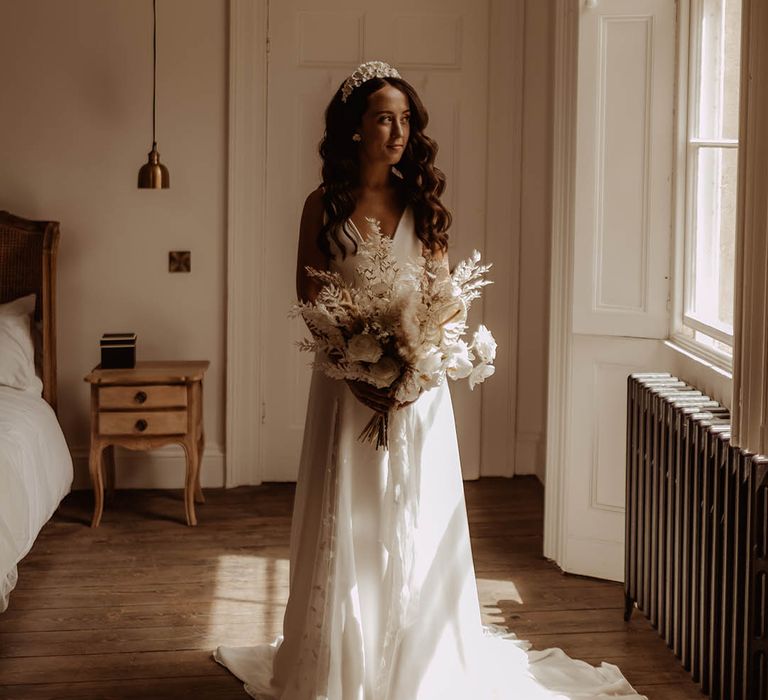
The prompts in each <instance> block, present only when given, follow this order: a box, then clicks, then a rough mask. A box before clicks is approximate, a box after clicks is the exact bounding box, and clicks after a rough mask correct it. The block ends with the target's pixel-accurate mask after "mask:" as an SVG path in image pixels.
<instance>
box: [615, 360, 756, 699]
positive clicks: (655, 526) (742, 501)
mask: <svg viewBox="0 0 768 700" xmlns="http://www.w3.org/2000/svg"><path fill="white" fill-rule="evenodd" d="M626 505H627V510H626V545H625V577H624V591H625V604H626V608H625V616H624V617H625V619H626V620H629V618H630V616H631V614H632V609H633V608H634V606H635V604H636V605H637V607H638V608H639V609H640V610H641V611H642V612H643V613H644V614H645V615H646V616H647V617H648V618H649V620H650V621H651V624H652V625H653V626H654V627H655V628H656V629H657V630H658V632H659V635H660V636H661V637H663V638H664V639H665V640H666V642H667V645H668V646H669V647H670V648H671V649H672V650H673V651H674V653H675V655H676V656H677V657H678V658H679V659H680V660H681V662H682V663H683V665H684V667H685V668H686V669H687V670H689V671H690V672H691V675H692V677H693V679H694V680H695V681H696V682H698V683H699V685H700V686H701V689H702V690H703V691H704V692H705V693H708V694H709V695H710V697H712V698H713V699H716V700H721V699H722V700H767V699H768V457H765V456H756V455H753V454H750V453H748V452H745V451H743V450H741V449H739V448H737V447H733V446H732V445H731V444H730V415H729V412H728V409H726V408H725V407H723V406H721V405H720V404H718V403H717V401H713V400H711V399H710V398H709V397H708V396H704V395H703V394H702V393H701V392H700V391H698V390H696V389H695V388H694V387H692V386H690V385H688V384H686V383H685V382H684V381H681V380H679V379H678V378H677V377H673V376H671V375H669V374H666V373H649V374H632V375H630V376H629V377H628V379H627V504H626Z"/></svg>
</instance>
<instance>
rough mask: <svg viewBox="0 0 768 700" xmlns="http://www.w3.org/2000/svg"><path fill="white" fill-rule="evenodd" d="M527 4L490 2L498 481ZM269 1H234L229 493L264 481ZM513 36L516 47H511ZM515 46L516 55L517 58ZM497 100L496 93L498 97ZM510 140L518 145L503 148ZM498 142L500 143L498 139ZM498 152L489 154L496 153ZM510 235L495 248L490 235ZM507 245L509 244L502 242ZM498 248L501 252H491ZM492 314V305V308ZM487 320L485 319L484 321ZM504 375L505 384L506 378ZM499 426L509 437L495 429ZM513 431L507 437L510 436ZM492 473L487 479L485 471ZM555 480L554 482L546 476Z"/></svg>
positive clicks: (508, 471) (512, 422)
mask: <svg viewBox="0 0 768 700" xmlns="http://www.w3.org/2000/svg"><path fill="white" fill-rule="evenodd" d="M524 6H525V0H517V1H516V2H509V1H508V0H490V3H489V20H490V21H489V34H488V35H489V76H488V79H489V84H490V85H491V86H492V87H494V88H497V87H499V86H508V90H502V91H498V90H491V91H490V94H489V100H490V104H489V123H488V135H489V138H488V144H489V148H488V157H487V173H486V176H487V183H488V188H487V195H486V197H487V199H486V201H487V225H486V231H485V232H484V238H485V246H486V249H487V257H488V259H489V260H493V259H494V256H496V259H499V257H498V256H499V255H503V256H504V257H505V259H507V260H508V262H509V270H510V274H509V275H508V278H506V279H495V280H494V289H493V296H494V298H495V301H494V302H493V312H492V318H491V320H490V321H489V325H493V323H494V319H505V320H508V326H507V328H506V331H507V332H506V333H505V334H504V336H503V337H502V336H501V335H500V338H502V347H503V350H504V354H505V355H506V357H507V358H508V359H507V363H506V372H502V371H500V372H499V374H500V375H501V376H500V377H499V379H500V380H504V379H505V381H503V382H502V381H499V382H498V384H499V386H498V387H496V388H489V390H488V391H487V392H484V393H483V399H482V407H481V415H482V417H483V427H482V434H481V457H480V459H481V469H482V465H483V463H484V455H486V454H498V453H499V452H501V453H502V454H504V455H506V460H504V462H503V463H501V464H500V465H499V467H498V468H496V469H494V470H493V473H494V475H498V476H513V475H514V473H515V455H516V452H517V450H516V427H515V426H516V415H517V340H516V339H517V334H518V303H519V277H520V276H519V267H520V210H521V203H520V185H521V178H522V173H521V172H515V173H512V174H510V171H509V163H521V162H522V150H521V149H522V139H521V132H522V110H523V98H522V95H523V60H522V58H523V48H522V47H523V46H524V25H525V22H524V18H525V10H524ZM268 22H269V0H229V143H228V151H229V168H228V175H227V190H228V195H227V196H228V210H227V212H228V215H227V370H226V374H227V380H226V467H225V486H226V487H227V488H230V487H233V486H239V485H244V484H252V485H257V484H260V483H261V482H262V478H263V474H262V464H263V458H264V453H263V440H262V433H263V427H262V425H263V415H264V410H265V407H264V396H263V386H262V382H261V377H262V373H263V371H264V370H265V368H264V367H262V364H261V362H262V357H263V351H262V350H263V337H262V333H261V328H262V324H263V320H264V303H265V302H266V299H267V295H266V294H264V293H263V284H264V282H263V281H264V277H265V275H264V264H265V261H264V255H263V251H264V248H265V231H264V229H265V227H264V221H265V215H266V205H267V202H266V155H267V150H266V148H267V74H268V53H269V45H268V26H269V24H268ZM504 27H509V28H511V31H512V32H514V34H515V40H514V41H512V42H510V40H509V39H510V32H504V31H502V30H501V29H502V28H504ZM510 46H512V47H513V49H510ZM494 92H495V93H496V94H495V95H494ZM503 134H513V135H514V137H510V138H507V139H503V140H500V139H501V136H502V135H503ZM494 135H496V136H494ZM491 143H493V144H494V148H490V144H491ZM494 230H495V231H500V232H502V231H503V235H498V236H497V237H496V238H495V239H494V240H493V241H491V240H489V238H488V232H489V231H494ZM502 242H503V243H502ZM494 243H495V245H494ZM486 306H488V304H487V303H486ZM488 313H489V312H488V311H486V314H488ZM504 375H506V377H505V376H504ZM499 421H501V423H502V424H503V426H502V429H499V428H498V427H497V425H496V423H498V422H499ZM504 427H505V428H506V429H503V428H504ZM487 473H490V472H487ZM548 478H549V477H548Z"/></svg>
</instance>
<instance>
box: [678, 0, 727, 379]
mask: <svg viewBox="0 0 768 700" xmlns="http://www.w3.org/2000/svg"><path fill="white" fill-rule="evenodd" d="M682 4H683V3H681V5H682ZM687 7H688V10H689V14H688V18H687V20H688V21H687V31H681V47H680V56H681V57H686V56H687V58H688V60H687V70H683V69H681V73H680V78H681V80H680V92H681V95H680V98H681V99H680V105H681V110H680V114H681V117H682V118H681V121H680V122H679V134H680V137H681V144H680V150H679V152H678V172H679V175H678V178H679V179H678V190H679V192H680V193H681V195H680V196H679V197H678V207H679V208H680V209H681V211H680V212H679V213H678V222H680V224H681V226H680V229H681V233H682V238H683V240H682V242H681V245H679V246H678V253H679V254H678V257H679V258H681V259H679V260H678V272H679V274H680V275H681V277H682V280H681V282H682V283H681V284H679V286H678V297H679V299H678V303H677V305H676V306H677V309H678V312H677V313H676V314H675V316H676V319H675V324H674V328H673V337H675V339H676V340H679V341H682V342H683V343H684V344H686V345H693V346H695V348H696V349H697V350H698V351H699V352H702V351H703V354H705V355H706V356H708V357H709V358H710V359H712V360H714V361H715V362H716V363H717V364H719V365H720V366H722V367H727V368H730V366H731V356H732V347H733V286H734V284H733V283H734V253H735V231H736V180H737V154H738V131H739V62H740V36H741V0H690V3H689V4H688V6H687ZM685 19H686V18H685V17H684V16H683V17H681V26H683V25H684V23H685ZM684 63H685V62H684Z"/></svg>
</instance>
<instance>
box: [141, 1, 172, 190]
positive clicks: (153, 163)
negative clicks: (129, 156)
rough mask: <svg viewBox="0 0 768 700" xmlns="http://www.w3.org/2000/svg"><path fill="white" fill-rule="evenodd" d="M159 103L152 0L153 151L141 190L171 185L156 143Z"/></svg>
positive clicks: (155, 28)
mask: <svg viewBox="0 0 768 700" xmlns="http://www.w3.org/2000/svg"><path fill="white" fill-rule="evenodd" d="M156 103H157V0H152V150H151V151H150V152H149V154H148V156H149V157H148V159H147V162H146V163H144V165H142V166H141V168H140V169H139V188H141V189H153V190H159V189H163V190H164V189H167V188H168V187H170V185H171V179H170V176H169V175H168V168H166V167H165V166H164V165H163V164H162V163H161V162H160V154H159V153H158V152H157V141H155V106H156Z"/></svg>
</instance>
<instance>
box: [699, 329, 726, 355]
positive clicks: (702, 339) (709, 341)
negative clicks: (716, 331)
mask: <svg viewBox="0 0 768 700" xmlns="http://www.w3.org/2000/svg"><path fill="white" fill-rule="evenodd" d="M693 336H694V339H695V340H696V342H697V343H700V344H701V345H704V346H706V347H708V348H709V349H710V350H713V351H714V352H719V353H721V354H723V355H727V356H729V357H733V348H731V346H730V345H726V344H725V343H721V342H720V341H719V340H716V339H715V338H711V337H710V336H708V335H707V334H706V333H700V332H699V331H694V332H693Z"/></svg>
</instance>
